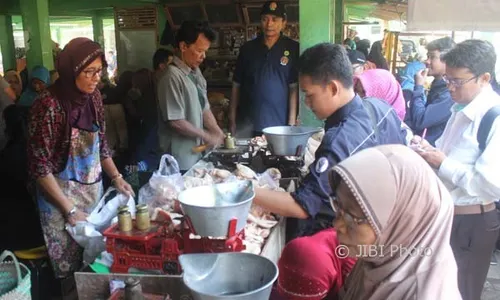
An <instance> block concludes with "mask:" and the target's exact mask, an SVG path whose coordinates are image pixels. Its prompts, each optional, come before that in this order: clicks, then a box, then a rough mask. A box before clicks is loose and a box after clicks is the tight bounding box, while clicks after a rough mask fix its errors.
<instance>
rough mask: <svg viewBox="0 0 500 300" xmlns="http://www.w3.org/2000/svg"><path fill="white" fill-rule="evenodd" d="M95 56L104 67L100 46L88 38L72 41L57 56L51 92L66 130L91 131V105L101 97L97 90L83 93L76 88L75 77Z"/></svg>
mask: <svg viewBox="0 0 500 300" xmlns="http://www.w3.org/2000/svg"><path fill="white" fill-rule="evenodd" d="M98 57H100V58H101V60H102V64H103V68H106V65H107V64H106V58H105V56H104V52H103V51H102V49H101V46H100V45H99V44H98V43H96V42H94V41H92V40H90V39H88V38H76V39H73V40H71V41H70V42H69V43H68V44H67V45H66V47H64V49H63V50H62V51H61V52H60V53H59V55H58V56H57V59H56V70H57V72H58V73H59V78H58V79H57V81H56V82H55V83H54V85H53V86H52V87H51V88H50V91H51V93H52V94H53V95H55V96H56V97H57V99H58V100H59V102H60V103H61V106H62V107H63V109H64V111H65V113H66V117H67V122H68V129H69V128H70V127H72V126H76V127H78V128H84V129H87V128H92V125H93V123H94V121H95V119H96V113H95V107H94V105H93V103H94V101H95V100H96V98H98V97H100V93H99V91H98V90H97V89H96V90H95V91H94V92H93V93H92V94H87V93H83V92H82V91H80V90H79V89H78V87H77V86H76V78H77V77H78V75H80V73H81V72H82V71H83V70H84V69H85V68H86V67H87V66H88V65H89V64H91V63H92V62H93V61H94V60H95V59H96V58H98Z"/></svg>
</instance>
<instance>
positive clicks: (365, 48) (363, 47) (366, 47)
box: [356, 39, 371, 57]
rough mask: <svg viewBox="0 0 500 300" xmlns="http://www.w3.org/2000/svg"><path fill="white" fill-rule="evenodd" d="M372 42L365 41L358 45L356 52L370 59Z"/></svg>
mask: <svg viewBox="0 0 500 300" xmlns="http://www.w3.org/2000/svg"><path fill="white" fill-rule="evenodd" d="M370 45H371V43H370V40H367V39H364V40H361V41H359V42H357V43H356V50H358V51H359V52H361V53H363V54H364V55H365V57H368V55H369V53H370V52H369V51H370Z"/></svg>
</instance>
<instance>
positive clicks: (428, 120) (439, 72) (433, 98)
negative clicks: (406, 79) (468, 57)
mask: <svg viewBox="0 0 500 300" xmlns="http://www.w3.org/2000/svg"><path fill="white" fill-rule="evenodd" d="M454 46H455V43H454V42H453V40H452V39H451V38H449V37H444V38H441V39H438V40H435V41H432V42H431V43H429V44H428V45H427V51H428V52H427V60H426V61H425V64H426V66H427V70H426V69H424V70H421V71H420V72H418V73H417V74H416V75H415V87H414V90H413V93H411V91H410V94H411V96H410V97H409V98H410V99H409V101H408V108H407V110H406V118H405V123H406V124H407V125H408V126H409V127H410V128H411V129H412V130H413V132H414V133H415V134H418V135H422V132H423V131H424V130H425V129H426V128H427V135H426V139H427V141H428V142H429V143H430V144H431V145H433V146H434V145H435V142H436V140H437V139H438V138H439V137H440V136H441V134H443V131H444V128H445V126H446V122H448V119H449V118H450V116H451V110H450V109H451V106H452V105H453V103H454V102H453V100H452V99H451V95H450V91H449V90H448V87H447V86H446V82H445V81H444V79H443V76H444V74H445V70H446V64H445V63H444V61H443V60H442V59H441V57H442V56H443V55H444V54H446V53H447V52H448V51H450V50H451V49H453V47H454ZM427 76H433V77H434V81H433V82H432V85H431V88H430V90H429V93H428V95H427V97H426V95H425V90H424V83H425V78H426V77H427ZM426 98H427V99H426Z"/></svg>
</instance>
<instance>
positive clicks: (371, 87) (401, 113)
mask: <svg viewBox="0 0 500 300" xmlns="http://www.w3.org/2000/svg"><path fill="white" fill-rule="evenodd" d="M354 90H355V92H356V93H357V94H358V95H360V96H361V97H362V98H378V99H381V100H384V101H385V102H387V103H388V104H389V105H390V106H392V107H393V108H394V110H395V111H396V113H397V114H398V117H399V118H400V119H401V120H402V121H403V120H404V118H405V114H406V105H405V99H404V97H403V91H402V90H401V85H399V82H398V81H397V80H396V78H394V76H393V75H392V74H391V73H390V72H389V71H387V70H382V69H373V70H366V71H364V72H363V73H362V74H360V75H356V76H355V77H354Z"/></svg>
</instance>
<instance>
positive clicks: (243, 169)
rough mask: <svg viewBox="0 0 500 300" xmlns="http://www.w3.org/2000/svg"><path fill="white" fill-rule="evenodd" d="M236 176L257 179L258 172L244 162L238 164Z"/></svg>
mask: <svg viewBox="0 0 500 300" xmlns="http://www.w3.org/2000/svg"><path fill="white" fill-rule="evenodd" d="M234 174H235V175H236V176H239V177H242V178H244V179H250V180H251V179H257V178H258V177H257V174H256V173H255V172H254V171H253V170H252V169H250V168H249V167H247V166H244V165H242V164H236V171H234Z"/></svg>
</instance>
